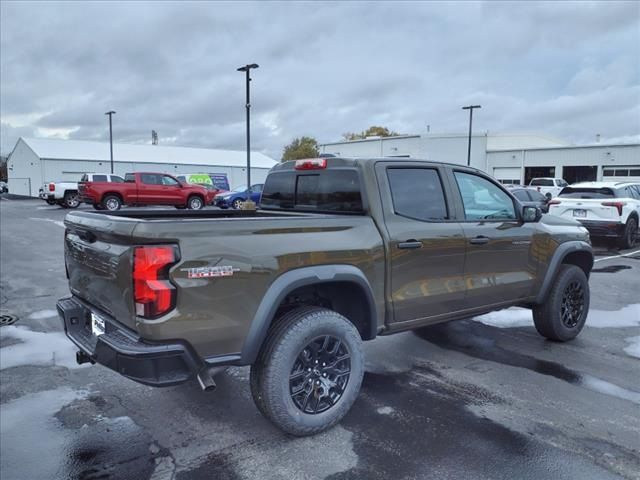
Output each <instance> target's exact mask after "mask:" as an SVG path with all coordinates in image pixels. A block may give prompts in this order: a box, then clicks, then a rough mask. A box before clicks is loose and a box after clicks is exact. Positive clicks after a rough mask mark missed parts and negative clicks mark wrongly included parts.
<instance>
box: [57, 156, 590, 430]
mask: <svg viewBox="0 0 640 480" xmlns="http://www.w3.org/2000/svg"><path fill="white" fill-rule="evenodd" d="M476 199H480V200H482V201H477V200H476ZM485 199H488V201H485ZM172 213H173V214H169V213H167V212H162V211H147V212H140V211H133V210H130V211H122V212H113V213H111V214H110V215H109V216H106V215H103V214H102V213H100V212H72V213H69V214H68V215H67V217H66V219H65V226H66V234H65V262H66V266H67V272H68V274H67V276H68V279H69V286H70V289H71V292H73V296H71V297H67V298H64V299H61V300H59V301H58V304H57V308H58V312H59V313H60V316H61V318H62V320H63V322H64V329H65V332H66V334H67V336H68V337H69V338H70V339H71V340H72V341H73V343H74V344H75V345H76V346H77V348H78V349H79V352H78V354H77V359H78V361H79V362H80V363H85V362H96V363H98V364H102V365H105V366H107V367H108V368H111V369H113V370H114V371H116V372H118V373H120V374H121V375H124V376H125V377H128V378H130V379H133V380H135V381H138V382H141V383H144V384H147V385H155V386H165V385H175V384H178V383H181V382H185V381H187V380H189V379H193V378H197V379H198V381H199V383H200V386H201V387H202V388H203V389H209V390H210V389H212V388H214V387H215V381H214V378H213V374H214V373H215V372H216V371H219V370H221V369H223V368H225V367H226V366H228V365H251V374H250V388H251V393H252V395H253V398H254V400H255V403H256V405H257V408H258V409H259V410H260V412H262V413H263V414H264V415H265V416H266V417H267V418H269V419H270V420H271V421H272V422H273V423H274V424H276V425H277V426H278V427H280V428H281V429H282V430H284V431H286V432H289V433H291V434H294V435H311V434H315V433H318V432H321V431H323V430H325V429H327V428H329V427H331V426H333V425H335V424H336V423H337V422H339V421H340V419H341V418H342V417H343V416H344V415H345V414H346V413H347V412H348V411H349V409H350V408H351V406H352V404H353V402H354V401H355V400H356V397H357V395H358V391H359V389H360V384H361V382H362V378H363V374H364V369H365V368H364V367H365V359H364V352H363V348H362V341H363V340H371V339H374V338H375V337H376V336H377V335H389V334H393V333H396V332H401V331H406V330H411V329H416V328H420V327H424V326H427V325H432V324H434V323H437V322H446V321H450V320H458V319H465V318H469V317H472V316H474V315H478V314H481V313H487V312H490V311H494V310H499V309H503V308H507V307H510V306H512V305H519V306H525V307H528V308H531V309H532V310H533V321H534V324H535V327H536V329H537V330H538V332H539V333H540V334H541V335H543V336H545V337H547V338H550V339H552V340H556V341H568V340H571V339H573V338H575V337H576V336H577V335H578V334H579V333H580V331H581V330H582V328H583V327H584V324H585V320H586V317H587V314H588V311H589V283H588V277H589V274H590V272H591V268H592V266H593V253H592V250H591V246H590V244H589V234H588V232H587V230H586V229H585V228H583V227H582V226H580V224H579V223H578V222H576V221H574V220H573V219H569V218H567V219H565V218H561V217H555V216H552V215H544V216H542V215H541V214H540V211H539V209H537V208H536V207H531V206H524V207H523V206H521V205H520V204H519V203H518V201H517V200H516V199H515V198H514V197H513V196H512V195H511V194H510V193H509V192H508V191H507V190H506V189H505V188H504V187H503V186H502V185H500V184H499V183H497V181H496V180H495V179H493V178H491V177H490V176H488V175H486V174H485V173H483V172H481V171H479V170H476V169H473V168H470V167H466V166H462V165H451V164H442V163H435V162H426V161H419V160H413V159H397V158H396V159H393V160H391V159H389V160H387V159H346V158H321V159H313V160H299V161H293V162H285V163H281V164H278V165H276V166H275V167H273V169H272V170H271V172H270V173H269V175H268V177H267V179H266V182H265V185H264V191H263V193H262V200H261V208H260V209H259V210H257V211H223V210H206V211H202V212H193V213H192V214H190V215H185V216H184V218H181V216H180V215H179V214H178V215H176V214H175V212H172ZM98 267H99V268H98ZM523 339H525V337H524V336H523ZM548 348H553V345H550V346H549V347H548ZM96 375H100V372H96Z"/></svg>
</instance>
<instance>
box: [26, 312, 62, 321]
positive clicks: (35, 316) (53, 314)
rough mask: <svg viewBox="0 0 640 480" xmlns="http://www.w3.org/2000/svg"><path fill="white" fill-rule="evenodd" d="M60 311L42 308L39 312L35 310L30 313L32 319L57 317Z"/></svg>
mask: <svg viewBox="0 0 640 480" xmlns="http://www.w3.org/2000/svg"><path fill="white" fill-rule="evenodd" d="M57 316H58V312H57V311H56V310H40V311H37V312H33V313H32V314H31V315H29V319H30V320H43V319H45V318H53V317H57Z"/></svg>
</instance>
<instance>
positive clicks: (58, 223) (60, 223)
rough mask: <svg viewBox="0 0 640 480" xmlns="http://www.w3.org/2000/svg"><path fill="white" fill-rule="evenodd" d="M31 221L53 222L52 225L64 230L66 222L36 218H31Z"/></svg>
mask: <svg viewBox="0 0 640 480" xmlns="http://www.w3.org/2000/svg"><path fill="white" fill-rule="evenodd" d="M29 220H39V221H41V222H51V223H55V224H56V225H58V226H59V227H62V228H64V222H63V221H61V220H52V219H50V218H35V217H29Z"/></svg>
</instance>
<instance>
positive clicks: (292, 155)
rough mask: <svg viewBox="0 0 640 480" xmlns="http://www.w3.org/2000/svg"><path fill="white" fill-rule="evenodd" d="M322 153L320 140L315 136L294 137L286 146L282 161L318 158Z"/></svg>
mask: <svg viewBox="0 0 640 480" xmlns="http://www.w3.org/2000/svg"><path fill="white" fill-rule="evenodd" d="M319 154H320V151H319V150H318V142H317V141H316V139H315V138H313V137H300V138H294V139H293V141H292V142H291V143H290V144H289V145H287V146H286V147H284V152H283V153H282V161H283V162H285V161H287V160H300V159H301V158H316V157H317V156H318V155H319Z"/></svg>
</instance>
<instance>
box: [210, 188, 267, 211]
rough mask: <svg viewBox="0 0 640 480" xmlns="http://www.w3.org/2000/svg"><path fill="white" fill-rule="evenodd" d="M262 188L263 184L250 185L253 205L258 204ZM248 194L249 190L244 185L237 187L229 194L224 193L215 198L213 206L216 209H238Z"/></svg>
mask: <svg viewBox="0 0 640 480" xmlns="http://www.w3.org/2000/svg"><path fill="white" fill-rule="evenodd" d="M262 187H264V184H262V183H258V184H256V185H251V200H252V201H254V202H255V203H260V197H261V196H262ZM248 193H249V189H248V188H247V186H246V185H241V186H239V187H236V188H234V189H233V190H231V191H230V192H224V193H221V194H219V195H216V197H215V198H214V200H213V204H214V205H215V206H216V207H220V208H235V209H238V208H240V204H241V203H242V202H244V201H246V200H247V196H248Z"/></svg>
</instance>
